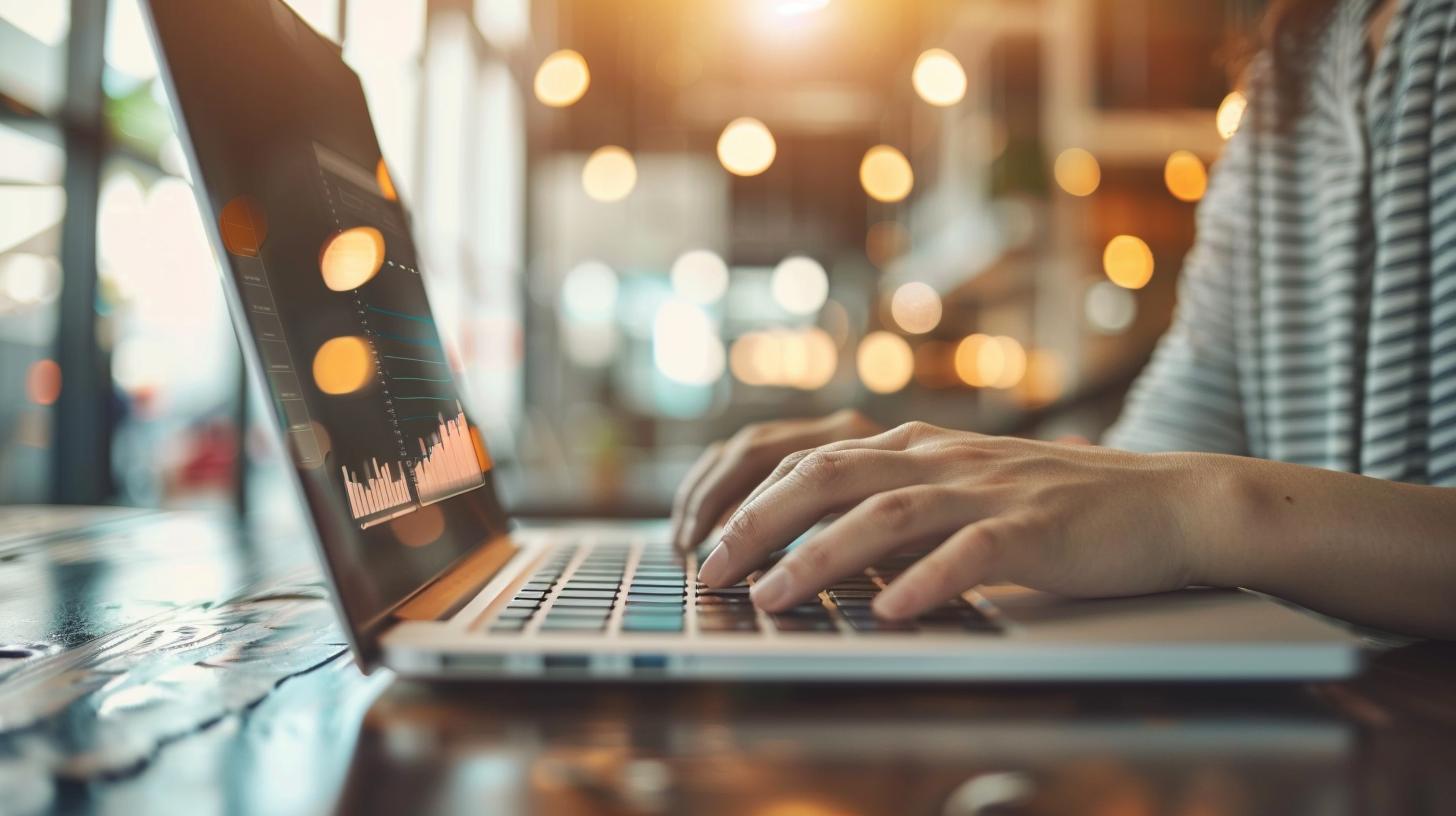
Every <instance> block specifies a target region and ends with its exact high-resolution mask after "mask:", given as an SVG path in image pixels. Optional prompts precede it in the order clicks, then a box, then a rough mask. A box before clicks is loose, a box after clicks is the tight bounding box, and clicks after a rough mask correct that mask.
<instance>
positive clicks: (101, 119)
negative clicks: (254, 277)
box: [0, 0, 1260, 524]
mask: <svg viewBox="0 0 1456 816" xmlns="http://www.w3.org/2000/svg"><path fill="white" fill-rule="evenodd" d="M289 5H291V6H292V7H293V8H294V9H295V10H296V11H297V12H298V14H299V15H301V16H302V17H303V18H304V19H305V20H306V21H308V22H309V23H310V24H311V25H312V26H314V27H315V28H316V29H317V30H318V31H319V32H321V33H322V34H324V35H325V36H327V37H329V38H331V39H333V40H335V41H337V42H338V43H339V44H340V45H341V47H342V50H343V54H344V58H345V59H346V60H347V61H348V62H349V63H350V65H352V66H353V67H354V69H355V70H356V71H358V73H359V74H360V76H361V77H362V79H363V83H364V86H365V90H366V93H367V95H368V98H369V102H370V106H371V109H372V113H373V116H374V120H375V123H376V127H377V129H378V131H379V135H380V140H381V143H382V145H383V149H384V153H385V156H386V158H387V159H388V162H389V165H390V167H391V168H392V171H393V180H394V183H395V184H396V185H397V186H398V187H399V188H400V193H401V195H402V197H403V199H404V200H405V201H406V202H407V204H408V206H409V207H410V208H411V210H412V213H413V217H414V228H415V233H416V237H417V240H418V241H419V243H420V244H421V250H422V252H423V253H424V255H425V259H426V270H427V280H428V284H429V287H430V291H431V295H432V299H433V302H434V305H435V308H436V310H437V312H438V316H439V318H440V319H439V321H438V322H439V325H440V326H441V328H442V330H443V331H444V332H445V334H446V337H447V340H448V342H449V343H450V345H451V346H452V347H453V349H454V351H455V358H456V360H457V361H458V367H459V369H460V370H461V372H462V374H463V376H464V378H465V382H466V394H467V398H468V401H469V408H470V410H471V411H472V413H473V415H474V417H475V418H476V419H477V421H478V422H479V423H480V424H482V425H483V426H484V427H485V429H486V430H487V434H488V438H489V439H490V442H491V444H492V446H493V448H494V450H493V453H494V455H495V458H496V459H497V460H498V461H499V462H500V463H501V465H502V467H503V469H504V470H505V471H506V472H507V474H508V475H507V477H506V478H505V487H506V488H507V491H508V494H509V501H510V503H511V504H513V505H514V506H516V507H517V508H519V509H522V510H524V511H525V512H533V513H571V512H579V513H589V514H603V513H610V514H638V513H644V514H653V513H661V512H664V511H665V509H666V507H667V504H668V500H669V499H670V496H671V494H672V490H673V488H674V487H675V485H676V482H677V480H678V478H679V477H680V476H681V474H682V473H683V471H684V470H685V469H686V468H687V466H688V465H689V464H690V463H691V461H692V459H693V458H694V457H695V456H696V455H697V453H698V451H699V450H700V449H701V447H702V446H703V444H705V443H706V442H708V441H710V440H712V439H714V438H718V437H722V436H725V435H728V434H730V433H732V432H733V431H734V430H736V429H737V428H739V427H741V426H742V425H743V424H744V423H747V422H753V421H761V420H764V419H770V418H776V417H789V416H813V415H820V414H824V413H828V412H831V411H834V410H837V409H839V408H843V407H858V408H860V409H862V410H864V411H866V412H867V413H869V414H870V415H871V416H873V417H875V418H876V419H878V420H880V421H882V422H886V423H895V422H901V421H905V420H908V419H924V420H928V421H931V422H934V423H937V424H941V425H946V426H950V427H957V428H966V429H973V430H979V431H984V432H988V433H1007V434H1020V435H1027V436H1037V437H1055V436H1058V435H1061V434H1066V433H1077V434H1082V435H1085V436H1089V437H1092V438H1096V436H1097V435H1098V434H1099V433H1100V432H1101V430H1102V429H1103V428H1104V427H1105V426H1106V425H1107V424H1108V423H1109V422H1110V421H1111V420H1112V419H1113V418H1114V417H1115V416H1116V414H1117V411H1118V409H1119V406H1120V403H1121V400H1122V397H1123V394H1124V392H1125V390H1126V388H1127V386H1128V385H1129V383H1130V382H1131V379H1132V378H1133V376H1134V375H1135V374H1136V372H1137V371H1138V369H1139V368H1140V367H1141V366H1142V364H1143V363H1144V362H1145V361H1146V359H1147V357H1148V355H1149V353H1150V351H1151V349H1152V347H1153V344H1154V343H1155V341H1156V339H1157V337H1158V336H1159V334H1160V333H1161V332H1162V331H1163V330H1164V329H1165V328H1166V327H1167V325H1168V321H1169V318H1170V315H1171V310H1172V307H1173V302H1174V293H1175V289H1176V284H1177V278H1178V273H1179V267H1180V264H1181V262H1182V258H1183V255H1184V253H1185V252H1186V251H1187V250H1188V248H1189V246H1190V244H1191V241H1192V237H1193V214H1194V210H1195V207H1196V204H1197V202H1198V200H1199V199H1200V198H1201V197H1202V195H1203V193H1204V188H1205V186H1206V183H1207V170H1206V168H1207V167H1208V165H1209V163H1210V162H1212V161H1213V160H1214V159H1215V158H1216V157H1217V155H1218V153H1219V151H1220V149H1221V147H1222V145H1223V143H1224V141H1225V140H1226V139H1227V138H1228V137H1229V136H1230V135H1231V134H1232V133H1233V132H1234V130H1235V129H1236V128H1237V127H1238V124H1239V118H1240V115H1241V113H1242V110H1243V107H1242V106H1243V98H1242V96H1241V95H1240V94H1239V93H1238V92H1237V90H1235V86H1234V83H1233V82H1232V76H1231V74H1230V72H1229V70H1228V68H1227V64H1228V62H1229V57H1230V55H1231V53H1232V52H1231V51H1230V44H1231V43H1236V42H1237V41H1238V39H1239V36H1240V34H1241V33H1242V32H1245V31H1247V30H1248V28H1249V27H1250V24H1251V22H1252V21H1253V20H1255V19H1256V17H1257V14H1258V11H1259V9H1258V6H1259V5H1260V3H1259V2H1258V0H1221V1H1220V2H1211V1H1210V0H921V1H920V2H910V0H692V1H691V2H683V1H682V0H474V2H471V0H289ZM157 72H158V68H157V63H156V60H155V58H154V55H153V53H152V50H151V47H150V44H149V42H148V39H147V36H146V32H145V27H144V23H143V21H142V18H141V15H140V13H139V8H138V4H137V0H0V503H19V502H63V503H110V504H123V505H137V506H160V507H189V508H196V507H205V508H216V509H218V510H220V511H224V512H238V513H241V514H243V515H244V516H245V517H248V518H250V519H254V520H262V521H263V522H264V523H268V524H272V523H281V520H285V519H296V517H297V511H296V510H295V509H294V508H295V504H296V503H292V502H290V501H289V494H288V492H287V489H286V485H287V481H286V479H284V478H282V477H283V475H284V474H283V468H284V466H285V460H284V458H283V456H282V454H281V452H280V448H279V446H278V445H277V443H276V441H275V439H274V437H273V434H272V432H271V431H270V430H269V428H268V426H267V425H266V424H265V422H266V421H267V413H266V410H265V409H266V403H264V402H262V401H261V399H260V398H259V397H258V395H257V394H256V393H255V390H256V389H255V387H254V386H253V385H251V384H250V383H248V382H247V380H246V378H245V377H244V374H243V372H242V366H241V362H240V360H241V358H240V355H239V352H238V348H237V342H236V340H235V338H234V336H233V333H232V329H231V325H230V323H229V321H228V316H227V314H226V310H225V307H224V303H223V298H222V294H221V289H220V288H219V285H218V280H217V274H218V273H217V266H216V263H215V261H214V259H213V257H212V254H211V252H210V249H209V245H208V243H207V239H206V237H205V234H204V232H203V227H202V223H201V221H200V218H199V216H198V212H197V208H196V204H195V202H194V199H193V193H192V190H191V184H192V180H191V179H190V178H189V173H188V169H187V167H186V165H185V162H184V160H183V153H182V149H181V146H180V144H179V142H178V139H177V135H176V133H175V131H174V128H173V124H172V121H171V115H170V113H169V108H168V103H167V100H166V95H165V91H164V90H163V88H162V85H161V82H160V81H159V80H158V77H157Z"/></svg>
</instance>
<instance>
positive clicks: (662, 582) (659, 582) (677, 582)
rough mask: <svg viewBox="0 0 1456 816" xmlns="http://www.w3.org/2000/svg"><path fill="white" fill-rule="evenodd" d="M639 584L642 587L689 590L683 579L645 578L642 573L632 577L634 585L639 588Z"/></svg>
mask: <svg viewBox="0 0 1456 816" xmlns="http://www.w3.org/2000/svg"><path fill="white" fill-rule="evenodd" d="M638 584H641V585H642V586H665V587H677V588H678V589H686V588H687V584H686V583H685V582H684V581H683V579H681V578H653V577H651V576H647V577H644V576H643V575H642V573H640V572H639V573H637V574H636V575H635V576H633V577H632V585H633V586H637V585H638Z"/></svg>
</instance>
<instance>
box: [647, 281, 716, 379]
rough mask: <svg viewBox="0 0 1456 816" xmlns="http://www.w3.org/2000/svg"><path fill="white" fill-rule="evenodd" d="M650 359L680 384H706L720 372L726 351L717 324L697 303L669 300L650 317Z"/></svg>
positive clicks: (666, 375)
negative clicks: (654, 315) (715, 324)
mask: <svg viewBox="0 0 1456 816" xmlns="http://www.w3.org/2000/svg"><path fill="white" fill-rule="evenodd" d="M652 361H653V362H654V363H655V364H656V365H657V370H658V371H661V372H662V375H663V376H664V377H667V378H668V379H669V380H672V381H673V382H677V383H682V384H683V385H710V384H712V383H714V382H717V380H718V378H720V377H722V376H723V369H724V366H725V364H726V362H727V353H726V352H725V350H724V348H723V341H722V340H720V339H719V338H718V331H717V327H716V326H714V325H713V321H712V319H711V318H709V317H708V315H707V313H706V312H704V311H703V310H702V309H701V308H700V307H698V306H696V305H694V304H692V303H686V302H684V301H681V300H669V301H667V302H666V303H663V304H662V306H661V308H659V309H658V310H657V316H656V317H654V318H653V321H652Z"/></svg>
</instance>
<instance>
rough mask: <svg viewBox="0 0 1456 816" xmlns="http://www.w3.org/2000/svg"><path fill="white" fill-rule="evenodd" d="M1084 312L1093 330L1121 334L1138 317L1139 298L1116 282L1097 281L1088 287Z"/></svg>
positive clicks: (1101, 332)
mask: <svg viewBox="0 0 1456 816" xmlns="http://www.w3.org/2000/svg"><path fill="white" fill-rule="evenodd" d="M1082 313H1083V316H1085V317H1086V318H1087V325H1089V326H1091V327H1092V329H1093V331H1096V332H1097V333H1099V334H1120V333H1122V332H1124V331H1127V329H1128V327H1129V326H1131V325H1132V322H1133V320H1135V319H1136V318H1137V298H1135V297H1133V295H1132V292H1129V291H1128V290H1126V289H1124V288H1122V287H1121V286H1118V285H1117V284H1115V283H1112V282H1110V281H1097V282H1096V283H1094V284H1092V285H1091V286H1089V287H1087V294H1086V295H1085V296H1084V299H1083V301H1082Z"/></svg>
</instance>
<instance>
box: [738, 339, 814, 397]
mask: <svg viewBox="0 0 1456 816" xmlns="http://www.w3.org/2000/svg"><path fill="white" fill-rule="evenodd" d="M728 366H729V369H730V370H732V372H733V376H734V377H735V378H736V379H738V381H739V382H742V383H743V384H744V385H759V386H781V387H787V388H798V389H801V390H804V391H814V390H817V389H820V388H823V387H824V386H825V385H828V384H829V381H830V380H832V379H834V372H835V370H836V369H837V368H838V366H839V352H838V351H837V350H836V349H835V347H834V339H833V338H832V337H830V336H829V333H828V332H826V331H825V330H823V329H821V328H819V327H817V326H813V327H810V328H807V329H772V330H769V331H754V332H749V333H747V334H745V335H743V336H741V337H739V338H738V339H737V340H735V341H734V342H733V347H732V349H731V350H730V351H729V355H728Z"/></svg>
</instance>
